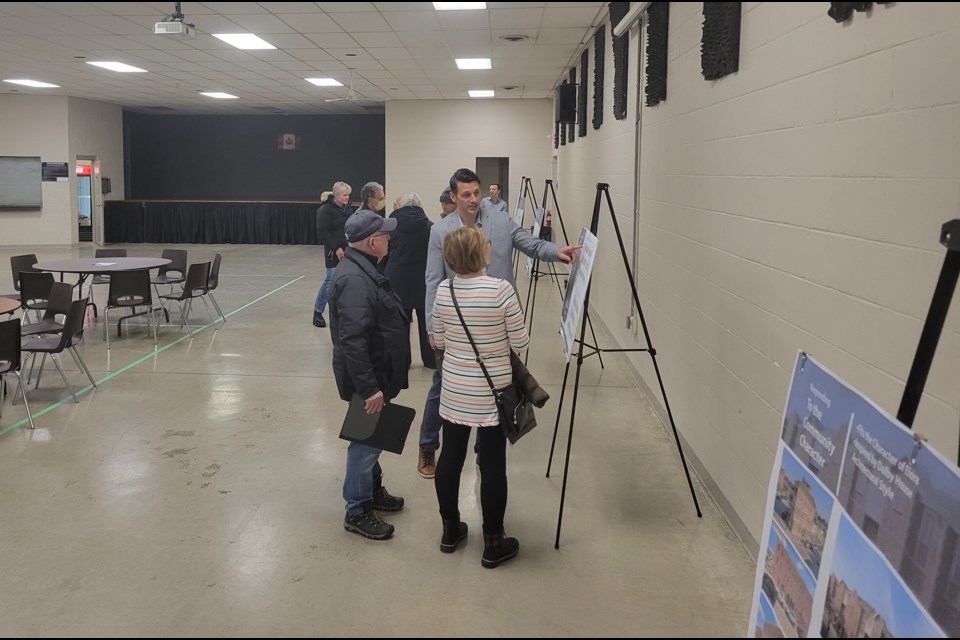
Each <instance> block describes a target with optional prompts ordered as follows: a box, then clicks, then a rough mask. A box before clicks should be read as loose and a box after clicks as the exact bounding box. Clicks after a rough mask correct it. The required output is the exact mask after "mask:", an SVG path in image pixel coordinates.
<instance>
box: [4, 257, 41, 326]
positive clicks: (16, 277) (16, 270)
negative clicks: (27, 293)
mask: <svg viewBox="0 0 960 640" xmlns="http://www.w3.org/2000/svg"><path fill="white" fill-rule="evenodd" d="M37 262H39V260H37V256H36V255H34V254H32V253H28V254H25V255H22V256H10V271H12V272H13V288H14V290H15V291H16V293H5V294H3V295H2V296H0V297H2V298H10V299H11V300H19V299H20V272H21V271H32V272H34V273H37V272H38V271H39V269H36V268H34V266H33V265H35V264H37ZM24 312H26V311H24Z"/></svg>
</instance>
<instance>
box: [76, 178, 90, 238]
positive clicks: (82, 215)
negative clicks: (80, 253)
mask: <svg viewBox="0 0 960 640" xmlns="http://www.w3.org/2000/svg"><path fill="white" fill-rule="evenodd" d="M77 226H78V230H79V234H78V236H77V239H78V240H79V241H80V242H93V163H92V162H91V161H90V160H77Z"/></svg>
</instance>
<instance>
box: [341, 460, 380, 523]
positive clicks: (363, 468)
mask: <svg viewBox="0 0 960 640" xmlns="http://www.w3.org/2000/svg"><path fill="white" fill-rule="evenodd" d="M381 451H382V449H374V448H373V447H368V446H367V445H365V444H360V443H359V442H351V443H350V445H349V446H348V447H347V472H346V474H344V476H343V499H344V500H346V501H347V513H349V514H350V515H352V516H358V515H360V514H362V513H363V505H364V503H366V502H371V501H372V500H373V492H374V490H375V489H378V488H379V487H380V485H381V484H382V483H383V470H382V469H381V468H380V462H379V460H378V458H380V452H381Z"/></svg>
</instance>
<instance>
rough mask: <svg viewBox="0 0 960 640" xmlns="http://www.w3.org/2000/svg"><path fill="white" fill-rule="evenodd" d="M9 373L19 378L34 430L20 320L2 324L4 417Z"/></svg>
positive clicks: (0, 386)
mask: <svg viewBox="0 0 960 640" xmlns="http://www.w3.org/2000/svg"><path fill="white" fill-rule="evenodd" d="M68 286H69V285H68ZM8 373H12V374H13V375H15V376H17V380H18V384H17V389H19V390H20V393H21V394H23V406H24V407H26V409H27V417H28V418H29V419H30V428H31V429H33V428H34V424H33V414H32V413H30V403H28V402H27V391H26V389H24V387H23V379H22V378H21V377H20V318H14V319H13V320H7V321H6V322H0V416H2V415H3V396H4V394H5V391H6V388H7V385H6V381H5V379H4V376H5V375H6V374H8Z"/></svg>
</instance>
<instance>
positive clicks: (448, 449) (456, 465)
mask: <svg viewBox="0 0 960 640" xmlns="http://www.w3.org/2000/svg"><path fill="white" fill-rule="evenodd" d="M474 429H476V431H477V444H478V445H479V447H480V451H479V455H480V506H481V508H482V509H483V532H484V533H485V534H487V535H494V534H497V533H501V532H502V531H503V514H504V512H506V510H507V437H506V436H505V435H503V431H502V430H501V429H500V427H499V426H493V427H468V426H466V425H462V424H453V423H451V422H447V421H446V420H444V421H443V446H442V448H441V449H440V459H439V460H438V461H437V475H436V477H435V478H434V484H435V485H436V487H437V500H438V501H439V503H440V517H441V518H443V519H444V520H460V508H459V506H458V498H459V495H460V472H461V471H462V470H463V461H464V460H465V459H466V457H467V445H468V444H469V442H470V434H471V433H473V431H474Z"/></svg>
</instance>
